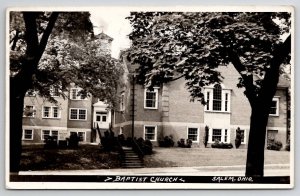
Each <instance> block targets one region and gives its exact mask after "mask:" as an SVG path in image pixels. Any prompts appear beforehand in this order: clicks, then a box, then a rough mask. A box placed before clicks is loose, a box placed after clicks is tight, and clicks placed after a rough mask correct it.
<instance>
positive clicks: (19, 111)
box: [9, 80, 25, 173]
mask: <svg viewBox="0 0 300 196" xmlns="http://www.w3.org/2000/svg"><path fill="white" fill-rule="evenodd" d="M20 88H21V85H20V84H19V85H17V84H16V83H15V81H13V80H11V83H10V133H9V139H10V143H9V144H10V145H9V147H10V152H9V156H10V162H9V163H10V172H11V173H15V172H19V169H20V160H21V152H22V132H23V130H22V120H23V105H24V96H25V93H22V92H21V90H20Z"/></svg>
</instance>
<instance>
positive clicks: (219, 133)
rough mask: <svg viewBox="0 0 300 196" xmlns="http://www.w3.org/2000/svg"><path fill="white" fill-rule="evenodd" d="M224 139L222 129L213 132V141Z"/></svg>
mask: <svg viewBox="0 0 300 196" xmlns="http://www.w3.org/2000/svg"><path fill="white" fill-rule="evenodd" d="M221 138H222V129H213V130H212V141H213V142H215V141H217V140H218V141H219V142H220V141H221Z"/></svg>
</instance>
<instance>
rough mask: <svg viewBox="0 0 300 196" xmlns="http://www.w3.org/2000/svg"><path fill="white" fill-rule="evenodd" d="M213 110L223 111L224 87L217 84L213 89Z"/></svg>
mask: <svg viewBox="0 0 300 196" xmlns="http://www.w3.org/2000/svg"><path fill="white" fill-rule="evenodd" d="M213 110H215V111H221V110H222V87H221V85H220V84H216V85H215V86H214V89H213Z"/></svg>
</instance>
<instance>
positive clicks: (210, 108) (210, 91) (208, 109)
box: [204, 85, 231, 113]
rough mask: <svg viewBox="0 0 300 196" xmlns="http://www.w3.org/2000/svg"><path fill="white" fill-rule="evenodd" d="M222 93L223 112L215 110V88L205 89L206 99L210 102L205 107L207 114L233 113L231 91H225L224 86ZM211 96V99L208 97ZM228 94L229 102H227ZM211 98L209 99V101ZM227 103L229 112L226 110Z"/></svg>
mask: <svg viewBox="0 0 300 196" xmlns="http://www.w3.org/2000/svg"><path fill="white" fill-rule="evenodd" d="M221 87H222V92H221V96H222V97H221V110H213V91H214V86H210V87H205V89H204V99H205V100H206V101H208V103H207V104H206V105H205V106H204V111H205V112H216V113H218V112H221V113H230V112H231V90H230V89H225V88H224V87H223V86H222V85H221ZM207 94H209V97H208V96H207ZM226 94H227V100H226ZM208 98H209V99H208ZM226 101H227V110H225V102H226Z"/></svg>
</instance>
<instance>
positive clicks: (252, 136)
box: [246, 103, 269, 177]
mask: <svg viewBox="0 0 300 196" xmlns="http://www.w3.org/2000/svg"><path fill="white" fill-rule="evenodd" d="M266 105H269V104H266V103H262V104H259V105H256V106H254V107H252V113H251V118H250V131H249V140H248V151H247V163H246V176H254V177H263V175H264V151H265V139H266V127H267V124H268V118H269V111H268V109H267V107H266Z"/></svg>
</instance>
